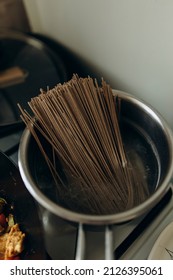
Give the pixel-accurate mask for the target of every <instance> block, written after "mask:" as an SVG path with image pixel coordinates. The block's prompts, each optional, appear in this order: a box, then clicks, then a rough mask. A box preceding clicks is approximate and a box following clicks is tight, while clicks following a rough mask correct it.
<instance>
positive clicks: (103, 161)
mask: <svg viewBox="0 0 173 280" xmlns="http://www.w3.org/2000/svg"><path fill="white" fill-rule="evenodd" d="M28 104H29V107H30V109H31V111H32V113H31V114H29V113H28V112H27V111H26V110H24V109H22V107H21V106H20V105H18V106H19V108H20V111H21V118H22V120H23V121H24V123H25V124H26V126H27V127H28V129H29V130H30V132H31V133H32V135H33V137H34V139H35V141H36V142H37V144H38V146H39V148H40V150H41V152H42V154H43V156H44V158H45V160H46V162H47V164H48V166H49V168H50V170H51V174H52V176H53V178H54V180H55V182H56V188H57V196H58V199H59V201H62V202H63V204H64V205H65V206H66V207H67V208H69V209H72V210H74V211H80V212H82V213H86V214H98V215H104V214H113V213H118V212H121V211H125V210H127V209H130V208H132V207H134V206H136V205H138V204H139V203H141V202H142V201H144V200H145V199H146V197H147V196H148V190H147V187H146V184H145V183H144V182H143V181H142V180H141V176H140V174H139V172H135V170H134V168H132V164H131V162H130V160H128V159H127V156H126V152H125V148H124V145H123V141H122V137H121V132H120V127H119V117H118V116H119V113H120V104H119V99H118V97H117V96H115V94H113V91H112V89H111V87H110V86H109V85H108V84H107V83H106V82H105V81H104V80H103V79H102V81H101V86H99V85H98V82H97V80H96V79H92V78H91V77H86V78H80V77H78V75H73V77H72V79H71V80H70V81H68V82H66V83H64V84H58V85H57V86H55V87H54V88H53V89H48V90H47V91H43V90H42V91H41V92H40V94H39V95H38V96H36V97H34V98H32V99H31V100H30V102H28ZM40 135H42V137H44V139H45V140H46V141H47V142H48V143H49V145H50V146H51V148H52V155H51V157H50V156H49V155H48V153H47V151H46V148H45V147H44V145H42V142H41V140H40ZM57 159H58V160H59V161H60V163H61V166H62V167H63V172H64V174H65V177H66V178H67V180H65V181H64V180H63V179H62V177H61V175H60V172H59V170H58V168H57V167H56V161H57Z"/></svg>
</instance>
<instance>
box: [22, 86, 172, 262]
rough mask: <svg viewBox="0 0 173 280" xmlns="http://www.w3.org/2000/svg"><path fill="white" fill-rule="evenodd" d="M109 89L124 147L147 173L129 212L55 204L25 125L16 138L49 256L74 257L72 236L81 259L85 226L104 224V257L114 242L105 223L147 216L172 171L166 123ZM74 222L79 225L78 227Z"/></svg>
mask: <svg viewBox="0 0 173 280" xmlns="http://www.w3.org/2000/svg"><path fill="white" fill-rule="evenodd" d="M114 93H115V96H117V97H118V98H119V100H120V103H121V116H120V117H121V129H122V136H123V139H124V141H125V145H126V147H127V149H129V153H131V154H132V155H134V154H135V156H136V155H137V157H138V159H139V161H140V162H141V163H142V165H143V168H144V169H145V171H146V172H147V183H148V185H149V188H150V191H151V195H150V197H149V198H148V199H147V200H146V201H144V202H143V203H141V204H140V205H138V206H136V207H134V208H132V209H130V210H128V211H124V212H121V213H115V214H111V215H102V216H99V215H87V214H82V213H77V212H74V211H71V210H69V209H66V208H64V207H63V206H62V205H58V204H57V203H56V202H55V201H54V199H53V198H51V197H49V196H47V195H46V194H45V192H44V191H43V188H44V185H45V186H46V188H47V191H49V186H51V182H50V181H47V174H48V171H47V169H46V168H47V167H43V169H42V171H41V173H39V172H40V171H39V170H40V168H41V166H43V165H44V163H42V159H41V156H40V152H39V151H38V148H37V147H36V144H35V143H34V140H33V138H32V136H31V134H30V132H29V130H28V129H25V131H24V133H23V136H22V138H21V143H20V147H19V169H20V173H21V176H22V178H23V181H24V183H25V185H26V187H27V189H28V190H29V192H30V193H31V194H32V196H33V197H34V198H35V200H36V201H37V203H38V205H39V209H40V218H41V220H42V223H43V229H44V235H45V244H46V249H47V251H48V253H49V254H50V256H51V258H53V259H64V258H67V259H73V258H75V251H76V250H77V251H78V248H77V249H75V244H76V240H77V239H78V241H79V242H78V241H77V242H78V243H80V244H78V245H79V247H80V249H81V250H79V251H80V252H79V255H80V257H81V256H82V255H83V253H82V251H83V250H84V249H85V248H84V247H85V246H84V243H85V241H86V236H85V234H84V232H85V226H86V225H87V226H89V227H91V228H92V227H93V226H94V228H95V227H98V229H100V227H104V229H105V231H104V237H105V238H104V240H105V243H106V244H108V245H109V246H108V247H109V248H108V250H107V249H105V250H106V255H107V256H108V258H109V257H110V256H111V250H113V248H112V249H111V248H110V247H111V246H112V240H113V235H112V234H113V231H112V230H110V227H111V226H112V225H115V224H121V223H124V222H127V221H129V220H132V219H135V218H138V217H140V216H141V215H143V214H146V213H147V212H148V211H149V210H150V209H151V208H152V207H153V206H155V205H156V204H157V203H158V202H159V201H160V200H161V198H162V197H163V196H164V194H165V193H166V192H167V190H168V188H169V184H170V182H171V178H172V174H173V140H172V139H173V138H172V133H171V131H170V129H169V127H168V125H167V123H166V122H165V121H164V119H163V118H162V117H161V116H160V114H159V113H157V112H156V111H155V110H154V109H153V108H151V107H150V106H149V105H147V104H146V103H144V102H143V101H141V100H139V99H137V98H136V97H134V96H132V95H129V94H127V93H124V92H120V91H114ZM40 174H42V175H43V176H40ZM41 177H42V178H41ZM52 197H54V194H52ZM76 225H78V226H79V229H78V230H77V226H76ZM81 225H82V227H81ZM83 225H84V226H83ZM77 232H78V233H77ZM100 232H101V231H100ZM77 234H78V238H76V237H77ZM98 248H99V246H98ZM98 248H97V249H98ZM106 248H107V246H106ZM80 257H79V258H80Z"/></svg>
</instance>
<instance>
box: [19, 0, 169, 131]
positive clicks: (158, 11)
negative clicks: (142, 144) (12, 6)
mask: <svg viewBox="0 0 173 280" xmlns="http://www.w3.org/2000/svg"><path fill="white" fill-rule="evenodd" d="M24 2H25V5H26V8H27V11H28V15H29V18H30V21H31V25H32V27H33V30H34V31H37V32H40V33H43V34H45V35H49V36H51V37H52V38H54V39H57V40H58V41H59V42H61V43H63V44H64V45H65V46H68V47H70V48H71V49H72V50H73V51H75V52H76V53H78V54H79V55H81V56H82V57H83V58H85V59H87V60H88V61H89V62H90V63H91V64H92V65H93V66H96V67H98V69H99V71H100V73H101V75H102V76H103V77H106V79H107V80H108V81H109V82H110V84H111V86H112V87H114V88H118V89H121V90H125V91H128V92H130V93H132V94H135V95H137V96H139V97H141V98H143V99H144V100H145V101H147V102H149V103H150V104H151V105H153V106H154V107H155V108H156V109H157V110H158V111H160V113H161V114H162V115H163V116H164V117H165V118H166V119H167V121H168V122H169V124H170V125H171V127H172V128H173V109H172V107H173V1H172V0H87V1H86V0H49V1H48V0H29V1H28V0H25V1H24Z"/></svg>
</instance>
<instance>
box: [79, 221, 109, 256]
mask: <svg viewBox="0 0 173 280" xmlns="http://www.w3.org/2000/svg"><path fill="white" fill-rule="evenodd" d="M85 245H86V239H85V229H84V225H83V224H82V223H80V224H79V228H78V236H77V247H76V256H75V259H76V260H84V259H85ZM113 259H114V256H113V230H112V227H111V226H109V225H106V226H105V260H113Z"/></svg>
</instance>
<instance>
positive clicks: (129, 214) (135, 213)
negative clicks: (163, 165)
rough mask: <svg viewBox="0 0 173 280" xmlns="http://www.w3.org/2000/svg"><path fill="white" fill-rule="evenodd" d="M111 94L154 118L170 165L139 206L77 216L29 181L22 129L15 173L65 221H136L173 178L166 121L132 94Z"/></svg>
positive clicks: (172, 137) (171, 137)
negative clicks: (158, 183)
mask: <svg viewBox="0 0 173 280" xmlns="http://www.w3.org/2000/svg"><path fill="white" fill-rule="evenodd" d="M113 92H114V93H115V94H117V95H118V96H119V97H123V98H125V99H126V100H129V101H130V102H133V103H135V104H137V105H140V106H142V108H143V110H145V111H146V112H147V113H148V114H150V115H152V117H154V119H155V120H156V121H157V122H158V123H159V125H160V126H161V127H162V130H163V132H164V134H165V137H166V139H167V142H168V148H169V152H170V163H169V168H168V172H167V174H166V176H165V178H164V180H163V182H162V184H161V185H160V186H159V188H158V189H157V190H156V191H155V192H154V193H153V194H152V195H151V196H150V197H149V198H148V199H146V200H145V201H144V202H143V203H141V204H140V205H137V206H135V207H134V208H132V209H129V210H126V211H124V212H120V213H115V214H108V215H89V214H83V213H78V212H75V211H72V210H69V209H66V208H64V207H62V206H60V205H58V204H56V203H55V202H53V201H51V200H50V199H49V198H48V197H46V195H44V194H43V193H42V192H41V191H40V190H39V188H38V187H37V185H36V183H35V182H34V180H33V178H32V177H31V175H30V173H29V168H28V162H27V158H26V151H27V149H28V145H29V140H30V137H31V133H30V131H29V129H27V128H25V130H24V132H23V134H22V137H21V140H20V145H19V152H18V164H19V171H20V174H21V177H22V179H23V182H24V184H25V186H26V188H27V189H28V191H29V192H30V194H31V195H32V196H33V197H34V199H35V200H36V201H37V202H38V203H39V204H40V205H42V206H43V207H44V208H45V209H47V210H49V211H50V212H51V213H53V214H55V215H56V216H59V217H61V218H63V219H65V220H68V221H71V222H75V223H83V224H88V225H108V224H120V223H123V222H127V221H129V220H132V219H134V218H137V217H139V216H141V215H143V214H145V213H147V212H148V211H149V210H150V209H151V208H152V207H154V206H155V205H156V204H157V203H158V202H159V201H160V200H161V198H162V197H163V196H164V194H166V192H167V190H168V189H169V188H170V186H171V185H172V183H171V179H172V175H173V134H172V131H171V129H170V128H169V126H168V124H167V122H166V121H165V120H164V118H163V117H162V116H161V115H160V114H159V113H158V112H157V111H156V110H155V109H153V108H152V106H150V105H148V104H147V103H146V102H144V101H143V100H141V99H139V98H136V97H134V96H133V95H131V94H129V93H126V92H124V91H119V90H113Z"/></svg>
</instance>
